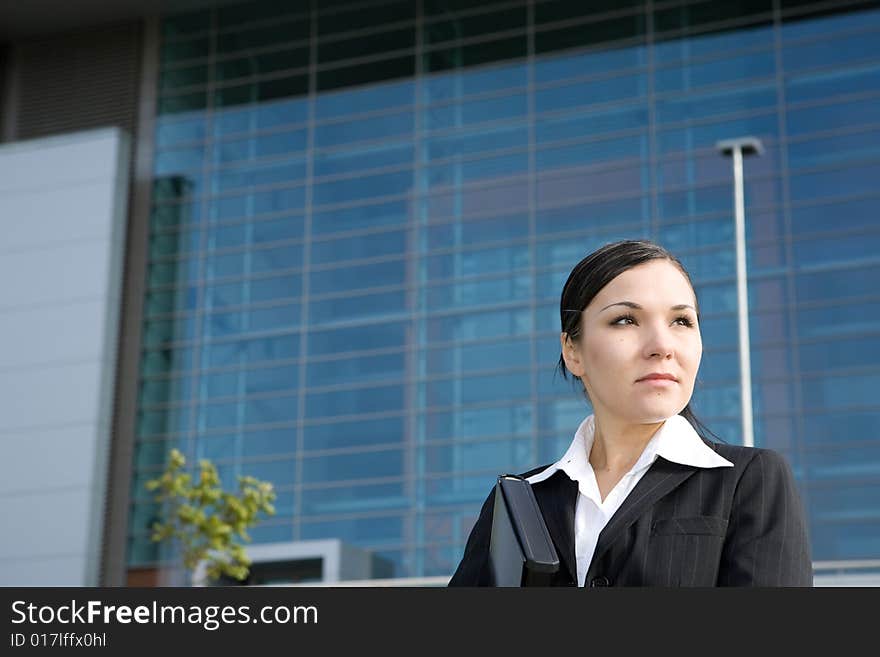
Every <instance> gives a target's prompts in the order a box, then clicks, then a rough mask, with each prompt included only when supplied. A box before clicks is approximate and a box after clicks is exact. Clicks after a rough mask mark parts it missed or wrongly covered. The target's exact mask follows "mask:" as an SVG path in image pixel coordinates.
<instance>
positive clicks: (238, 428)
mask: <svg viewBox="0 0 880 657" xmlns="http://www.w3.org/2000/svg"><path fill="white" fill-rule="evenodd" d="M305 5H306V3H289V4H288V5H286V6H287V7H288V8H289V10H285V9H284V8H283V7H284V6H285V5H282V4H279V3H276V2H257V3H246V4H238V5H228V4H224V5H220V6H217V7H214V8H211V9H207V10H200V11H197V12H189V13H186V14H178V15H169V16H166V17H164V18H163V19H162V21H161V30H160V31H161V44H160V46H159V76H158V90H157V106H156V123H155V134H154V136H153V138H154V142H153V144H154V148H155V153H154V158H153V162H154V176H155V177H154V186H153V193H152V202H151V215H150V216H151V218H150V236H149V246H148V250H149V263H148V270H147V286H148V287H147V292H146V297H145V299H144V304H145V305H144V329H143V345H142V360H141V375H140V376H141V379H140V393H139V400H138V415H137V434H136V450H135V463H134V467H135V472H134V475H133V477H132V493H131V495H132V500H133V502H132V506H131V512H130V514H131V515H130V521H129V543H128V557H127V559H128V564H129V567H131V568H139V567H150V566H157V567H159V568H162V567H165V566H167V565H168V564H169V563H170V562H169V561H168V560H167V555H164V554H163V553H162V552H161V551H160V550H159V549H158V548H157V547H156V545H155V544H153V543H151V541H150V532H149V526H150V523H151V522H152V520H153V519H154V515H155V508H154V507H153V506H152V504H151V501H150V499H149V494H148V493H147V492H146V491H145V489H144V482H145V481H146V480H147V479H149V478H152V477H154V476H155V475H156V473H157V471H159V470H160V469H161V467H162V464H163V462H164V458H165V455H166V453H167V451H168V449H170V448H171V447H178V448H180V449H182V451H183V452H184V453H185V454H186V455H188V456H189V457H190V458H191V459H193V460H194V459H198V458H203V457H205V458H210V459H212V460H213V461H214V462H215V463H216V464H217V465H218V466H219V469H220V471H221V475H222V477H223V479H224V482H225V483H226V485H227V486H232V485H233V484H234V481H235V476H236V475H239V474H249V475H254V476H256V477H259V478H262V479H267V480H269V481H272V482H273V483H274V484H275V487H276V489H277V491H278V494H279V498H278V504H277V509H278V512H277V514H276V515H275V516H274V517H272V518H271V519H269V520H266V521H264V522H262V523H261V524H260V525H259V527H258V528H257V529H256V530H254V532H253V538H254V541H255V542H256V543H267V542H279V541H296V540H308V539H319V538H340V539H342V540H344V541H345V542H347V543H350V544H353V545H355V546H359V547H362V548H365V549H368V550H370V551H372V552H373V553H374V554H376V555H378V556H379V557H381V558H383V559H385V560H387V562H389V563H390V564H392V567H393V574H394V576H395V577H412V576H432V575H436V576H441V575H449V574H451V572H452V571H453V569H454V568H455V565H456V564H457V562H458V559H459V558H460V556H461V553H462V550H463V547H464V541H465V539H466V538H467V535H468V532H469V531H470V528H471V526H472V524H473V522H474V520H475V518H476V513H477V511H478V509H479V507H480V504H481V503H482V501H483V499H484V498H485V496H486V494H487V493H488V492H489V490H490V488H491V486H492V485H493V483H494V481H495V477H496V476H497V475H498V474H499V473H502V472H521V471H524V470H526V469H529V468H531V467H534V466H537V465H540V464H545V463H550V462H553V461H555V460H556V459H557V458H558V457H559V456H560V455H561V454H562V452H563V451H564V449H565V448H566V447H567V445H568V444H569V442H570V440H571V437H572V435H573V432H574V430H575V429H576V428H577V426H578V423H579V422H580V420H581V419H582V418H583V417H584V416H585V415H587V414H588V413H589V412H590V409H589V407H588V406H587V405H586V404H585V402H584V400H583V397H582V395H581V394H580V393H579V392H578V391H577V390H575V389H574V388H573V387H572V386H571V385H569V384H566V383H565V382H564V381H562V380H561V378H560V377H559V376H557V375H555V373H554V370H555V364H556V360H557V358H558V331H559V314H558V303H559V294H560V292H561V288H562V285H563V283H564V281H565V279H566V277H567V275H568V273H569V271H570V269H571V267H572V266H573V265H574V264H575V263H576V262H577V261H579V260H580V259H581V258H582V257H583V256H584V255H586V254H587V253H589V252H590V251H592V250H594V249H595V248H597V247H599V246H601V245H602V244H604V243H607V242H610V241H614V240H618V239H629V238H640V237H644V238H649V239H653V240H656V241H658V242H660V243H661V244H663V245H664V246H666V247H667V248H669V249H670V250H671V251H673V252H674V253H675V254H676V255H678V256H679V257H680V258H681V260H682V261H683V263H684V264H685V266H686V267H687V268H688V270H689V271H690V274H691V276H692V278H693V280H694V283H695V285H696V288H697V289H696V291H697V295H698V299H699V303H700V306H701V316H702V318H701V319H702V321H701V330H702V336H703V343H704V355H703V360H702V366H701V369H700V373H699V377H698V381H697V385H696V388H695V392H694V398H693V400H692V405H693V408H694V411H695V412H696V413H697V415H699V417H700V418H701V420H702V421H703V422H704V423H705V424H706V425H707V426H708V427H709V428H710V429H711V430H712V431H713V432H714V433H715V434H717V435H719V436H721V437H722V438H724V439H725V440H727V441H728V442H731V443H739V442H741V431H740V422H741V420H740V392H739V357H738V342H737V341H738V333H737V316H736V312H737V306H736V277H735V275H736V266H735V246H734V223H733V216H732V215H733V190H732V176H731V163H730V160H729V159H726V158H724V157H722V156H721V155H719V154H718V153H717V152H716V150H715V143H716V141H718V140H720V139H727V138H732V137H740V136H744V135H752V136H756V137H758V138H760V139H761V140H762V142H763V144H764V146H765V153H764V154H763V155H762V156H760V157H752V158H748V159H746V161H745V190H746V223H747V228H746V237H747V244H748V249H747V251H748V253H747V261H748V271H749V308H750V331H751V357H752V361H751V362H752V377H753V383H752V386H753V390H752V394H753V402H754V431H755V444H756V445H758V446H764V447H770V448H773V449H776V450H779V451H780V452H781V453H783V454H784V455H785V457H786V458H787V459H788V461H789V463H790V464H791V465H792V467H793V469H794V471H795V475H796V477H797V480H798V483H799V486H800V490H801V493H802V495H803V499H804V502H805V505H806V507H807V511H808V517H809V522H810V531H811V534H812V540H813V550H814V555H813V556H814V559H815V560H817V561H837V560H859V559H871V558H873V559H876V558H880V402H878V398H877V395H876V394H875V391H876V390H877V389H878V388H880V340H878V338H880V296H878V291H877V290H878V285H880V255H878V254H880V185H878V181H880V7H878V4H877V3H876V2H870V3H856V4H853V3H846V2H800V1H794V0H739V1H738V2H723V3H720V2H691V1H684V2H682V1H681V0H673V1H670V2H643V1H640V0H617V1H615V2H609V1H597V2H583V1H574V0H547V1H538V0H531V1H529V2H522V1H517V0H512V1H506V2H499V1H497V0H495V1H492V0H483V1H482V2H479V3H477V2H469V1H467V0H418V1H416V2H375V1H374V2H357V3H354V2H351V0H346V1H339V0H336V1H333V2H325V1H324V0H321V1H320V2H316V3H312V5H313V7H312V9H311V10H306V9H303V7H304V6H305Z"/></svg>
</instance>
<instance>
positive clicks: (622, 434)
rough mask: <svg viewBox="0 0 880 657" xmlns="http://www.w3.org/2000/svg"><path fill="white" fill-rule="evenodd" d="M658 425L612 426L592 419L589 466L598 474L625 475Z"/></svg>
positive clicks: (613, 424) (661, 423)
mask: <svg viewBox="0 0 880 657" xmlns="http://www.w3.org/2000/svg"><path fill="white" fill-rule="evenodd" d="M664 421H665V420H664ZM609 425H610V426H609ZM661 426H663V422H657V423H653V424H628V425H624V424H622V423H621V424H616V425H615V423H614V422H611V421H604V422H602V421H600V420H597V419H595V418H594V423H593V446H592V448H591V449H590V453H589V455H588V456H589V460H590V465H591V466H592V467H593V469H594V470H596V471H597V472H620V473H625V472H628V471H629V469H630V468H632V466H633V465H634V464H635V462H636V461H638V460H639V456H641V455H642V452H643V451H645V446H646V445H647V444H648V443H649V442H650V440H651V438H652V437H653V436H654V434H655V433H657V430H658V429H659V428H660V427H661Z"/></svg>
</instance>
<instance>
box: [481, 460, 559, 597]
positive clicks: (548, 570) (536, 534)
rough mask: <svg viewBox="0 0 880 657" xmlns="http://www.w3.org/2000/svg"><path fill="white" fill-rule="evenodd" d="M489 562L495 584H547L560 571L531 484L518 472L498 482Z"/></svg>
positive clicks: (500, 477)
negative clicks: (518, 474)
mask: <svg viewBox="0 0 880 657" xmlns="http://www.w3.org/2000/svg"><path fill="white" fill-rule="evenodd" d="M489 563H490V566H491V569H492V575H493V577H494V584H495V586H548V585H549V584H550V580H551V579H552V577H553V574H554V573H556V572H557V571H558V570H559V558H558V556H557V555H556V548H555V547H554V546H553V540H552V539H551V538H550V532H549V531H547V525H546V524H545V523H544V516H542V515H541V509H540V508H539V507H538V501H537V500H536V499H535V493H534V491H532V485H531V484H530V483H529V482H528V481H526V480H525V479H524V478H522V477H519V476H517V475H501V476H499V477H498V482H497V483H496V484H495V507H494V510H493V515H492V536H491V538H490V541H489Z"/></svg>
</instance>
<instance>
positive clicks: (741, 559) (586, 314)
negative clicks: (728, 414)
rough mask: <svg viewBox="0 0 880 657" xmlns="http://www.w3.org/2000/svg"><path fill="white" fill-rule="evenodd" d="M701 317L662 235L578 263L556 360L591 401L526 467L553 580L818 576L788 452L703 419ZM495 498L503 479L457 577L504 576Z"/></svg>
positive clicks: (770, 580)
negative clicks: (707, 431)
mask: <svg viewBox="0 0 880 657" xmlns="http://www.w3.org/2000/svg"><path fill="white" fill-rule="evenodd" d="M699 318H700V313H699V305H698V302H697V299H696V293H695V291H694V288H693V285H692V284H691V281H690V277H689V275H688V273H687V271H686V270H685V268H684V266H683V265H682V264H681V262H680V261H679V260H678V259H677V258H676V257H675V256H673V255H672V254H670V253H669V252H668V251H667V250H665V249H664V248H663V247H661V246H660V245H658V244H655V243H653V242H649V241H644V240H626V241H621V242H615V243H612V244H607V245H605V246H603V247H602V248H600V249H598V250H597V251H595V252H594V253H592V254H590V255H589V256H587V257H586V258H584V259H583V260H582V261H581V262H579V263H578V264H577V265H576V266H575V267H574V269H573V270H572V271H571V274H570V275H569V277H568V280H567V282H566V283H565V287H564V288H563V290H562V298H561V300H560V319H561V325H562V332H561V335H560V345H561V351H562V354H561V356H560V360H559V364H558V366H559V368H560V369H561V371H562V373H563V376H566V377H567V376H568V375H569V374H570V375H572V376H573V377H575V378H576V379H577V380H579V382H580V384H581V385H582V386H583V390H584V394H585V395H586V396H587V398H588V399H589V402H590V404H591V406H592V408H593V413H592V414H590V415H589V416H588V417H587V418H586V419H584V421H583V422H582V423H581V424H580V426H579V427H578V428H577V431H576V432H575V434H574V439H573V440H572V443H571V446H570V447H569V448H568V450H567V451H566V452H565V454H564V455H563V456H562V458H560V459H559V460H558V461H557V462H556V463H553V464H551V465H545V466H541V467H539V468H536V469H534V470H531V471H529V472H526V473H523V474H522V476H523V477H525V478H526V479H527V480H528V481H529V482H530V483H531V486H532V490H533V492H534V494H535V498H536V499H537V501H538V506H539V507H540V510H541V513H542V515H543V517H544V520H545V522H546V524H547V528H548V530H549V532H550V536H551V538H552V540H553V543H554V545H555V547H556V551H557V554H558V556H559V561H560V568H559V570H558V572H557V573H556V574H555V575H554V578H553V580H552V585H557V586H590V587H594V586H812V565H811V559H810V546H809V539H808V533H807V527H806V521H805V517H804V511H803V507H802V504H801V500H800V499H799V496H798V493H797V489H796V487H795V484H794V480H793V477H792V473H791V470H790V468H789V466H788V464H787V463H786V461H785V460H784V459H783V458H782V457H781V456H780V455H779V454H778V453H776V452H774V451H771V450H768V449H758V448H749V447H740V446H735V445H729V444H723V443H719V442H715V441H710V440H708V439H707V438H705V437H704V436H703V435H702V434H701V433H699V432H698V431H697V428H698V427H699V428H701V429H704V427H703V426H702V424H701V423H700V422H699V421H698V420H697V419H696V417H694V414H693V413H692V412H691V409H690V406H689V402H690V399H691V395H692V393H693V389H694V381H695V379H696V376H697V371H698V370H699V367H700V359H701V357H702V354H703V344H702V339H701V336H700V325H699ZM579 387H580V386H579ZM713 435H714V434H713ZM493 505H494V490H493V491H492V492H491V493H490V494H489V497H488V499H487V500H486V501H485V503H484V504H483V507H482V509H481V511H480V514H479V517H478V518H477V521H476V524H475V525H474V527H473V529H472V531H471V533H470V536H469V538H468V541H467V545H466V547H465V551H464V555H463V557H462V559H461V562H460V564H459V565H458V568H457V569H456V571H455V573H454V574H453V576H452V579H451V580H450V582H449V585H450V586H492V585H493V584H494V582H493V577H492V573H491V567H490V564H489V545H490V539H491V528H492V512H493Z"/></svg>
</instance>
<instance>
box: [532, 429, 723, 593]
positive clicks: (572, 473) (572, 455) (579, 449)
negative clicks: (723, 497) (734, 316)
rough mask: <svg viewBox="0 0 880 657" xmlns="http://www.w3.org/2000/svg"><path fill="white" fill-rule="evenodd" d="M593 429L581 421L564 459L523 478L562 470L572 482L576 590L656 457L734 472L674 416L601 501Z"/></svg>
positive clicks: (536, 478)
mask: <svg viewBox="0 0 880 657" xmlns="http://www.w3.org/2000/svg"><path fill="white" fill-rule="evenodd" d="M594 429H595V419H594V416H593V415H590V416H588V417H587V418H586V419H585V420H584V421H583V422H581V425H580V427H578V430H577V431H576V432H575V435H574V439H573V440H572V442H571V445H570V446H569V448H568V451H566V452H565V454H564V455H563V457H562V458H561V459H559V460H558V461H557V462H556V463H554V464H553V465H551V466H549V467H548V468H546V469H545V470H542V471H541V472H539V473H537V474H534V475H532V476H531V477H528V478H527V480H528V481H529V482H530V483H533V484H534V483H537V482H539V481H543V480H544V479H547V478H548V477H550V476H552V475H553V474H554V473H555V472H557V471H558V470H562V471H563V472H565V473H566V474H567V475H568V476H569V477H570V478H571V479H572V481H576V482H577V483H578V499H577V505H576V507H575V516H574V532H575V538H574V540H575V556H576V558H577V577H578V585H579V586H583V585H584V580H585V579H586V576H587V571H588V570H589V568H590V562H591V561H592V560H593V553H594V552H595V550H596V543H597V542H598V540H599V534H600V533H601V532H602V529H603V528H604V527H605V525H606V524H608V521H609V520H610V519H611V516H613V515H614V513H615V512H616V511H617V509H618V508H620V505H621V504H623V501H624V500H625V499H626V496H627V495H629V494H630V492H631V491H632V489H633V488H635V486H636V484H637V483H639V479H641V478H642V475H644V474H645V472H647V471H648V468H650V467H651V464H652V463H654V461H655V460H656V459H657V457H658V456H662V457H663V458H664V459H666V460H667V461H672V462H674V463H680V464H682V465H691V466H695V467H698V468H726V467H730V468H732V467H733V463H731V462H730V461H728V460H727V459H725V458H722V457H721V456H719V455H718V453H717V452H715V451H714V450H713V449H712V448H711V447H709V446H708V445H706V443H704V442H703V440H702V438H700V436H699V434H697V432H696V431H695V430H694V428H693V427H692V426H691V423H690V422H688V421H687V419H686V418H684V417H682V416H681V415H673V416H672V417H670V418H668V419H667V420H666V421H665V422H664V423H663V424H662V425H661V426H660V428H659V429H658V430H657V431H656V432H655V433H654V435H653V436H652V437H651V440H650V441H648V444H647V445H646V446H645V449H644V450H643V451H642V454H641V456H639V458H638V460H637V461H636V463H635V465H633V467H632V468H630V470H629V472H627V473H626V474H625V475H623V477H622V478H621V479H620V481H619V482H617V485H616V486H615V487H614V488H613V489H612V490H611V491H610V492H609V493H608V495H607V496H606V497H605V499H604V500H603V499H602V497H601V495H600V494H599V484H598V483H597V481H596V473H595V472H594V471H593V467H592V466H591V465H590V461H589V454H590V450H591V449H592V447H593V437H594Z"/></svg>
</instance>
